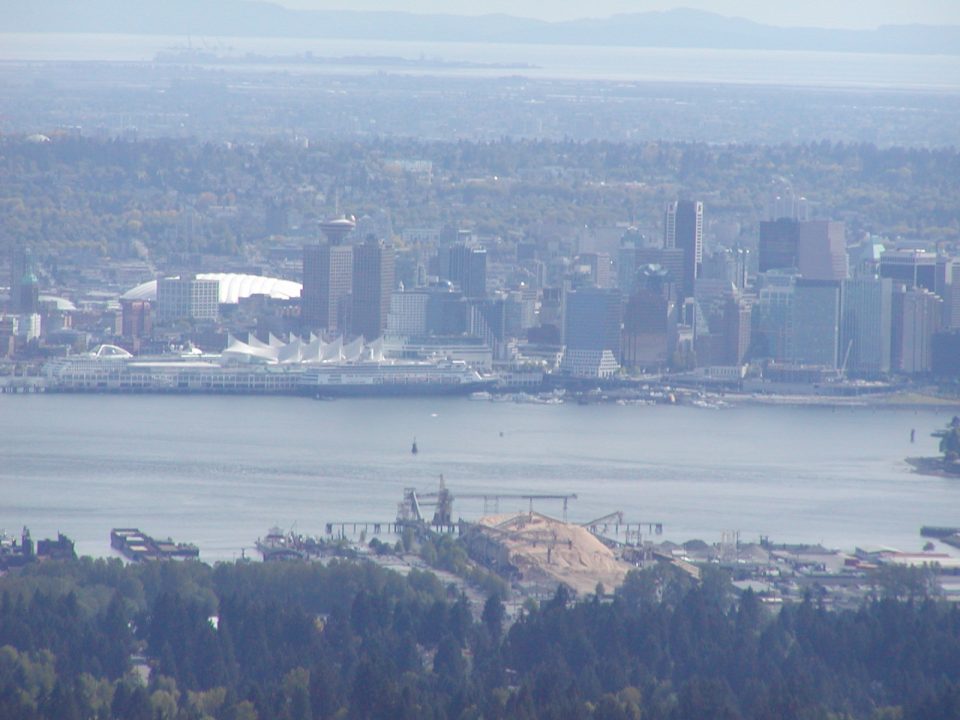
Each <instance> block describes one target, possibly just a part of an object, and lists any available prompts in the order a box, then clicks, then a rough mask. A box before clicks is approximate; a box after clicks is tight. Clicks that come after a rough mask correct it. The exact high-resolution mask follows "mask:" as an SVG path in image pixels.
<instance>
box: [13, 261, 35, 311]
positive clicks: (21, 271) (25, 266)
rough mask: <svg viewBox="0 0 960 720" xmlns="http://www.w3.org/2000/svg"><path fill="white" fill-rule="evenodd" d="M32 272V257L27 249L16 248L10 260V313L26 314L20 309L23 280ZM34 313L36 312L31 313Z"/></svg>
mask: <svg viewBox="0 0 960 720" xmlns="http://www.w3.org/2000/svg"><path fill="white" fill-rule="evenodd" d="M32 272H33V256H32V254H31V252H30V249H29V248H25V247H18V248H16V249H15V250H14V251H13V256H12V257H11V258H10V311H11V312H14V313H19V312H26V311H24V310H21V308H20V300H21V295H22V294H23V293H22V287H23V282H24V278H27V277H29V276H30V274H31V273H32ZM32 312H36V310H34V311H32Z"/></svg>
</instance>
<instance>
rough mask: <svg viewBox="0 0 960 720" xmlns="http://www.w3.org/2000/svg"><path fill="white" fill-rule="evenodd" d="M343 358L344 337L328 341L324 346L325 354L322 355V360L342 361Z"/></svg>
mask: <svg viewBox="0 0 960 720" xmlns="http://www.w3.org/2000/svg"><path fill="white" fill-rule="evenodd" d="M342 359H343V338H342V337H338V338H337V339H336V340H334V341H333V342H329V343H327V344H326V345H325V346H324V348H323V354H322V355H321V356H320V360H321V362H340V360H342Z"/></svg>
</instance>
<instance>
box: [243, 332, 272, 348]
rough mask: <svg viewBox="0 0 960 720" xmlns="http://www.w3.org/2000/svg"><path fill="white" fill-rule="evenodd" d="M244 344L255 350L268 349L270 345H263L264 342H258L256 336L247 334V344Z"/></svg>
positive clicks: (258, 339)
mask: <svg viewBox="0 0 960 720" xmlns="http://www.w3.org/2000/svg"><path fill="white" fill-rule="evenodd" d="M246 344H247V345H249V346H250V347H255V348H268V347H270V345H268V344H267V343H265V342H263V341H262V340H260V338H258V337H257V336H256V335H254V334H253V333H247V342H246Z"/></svg>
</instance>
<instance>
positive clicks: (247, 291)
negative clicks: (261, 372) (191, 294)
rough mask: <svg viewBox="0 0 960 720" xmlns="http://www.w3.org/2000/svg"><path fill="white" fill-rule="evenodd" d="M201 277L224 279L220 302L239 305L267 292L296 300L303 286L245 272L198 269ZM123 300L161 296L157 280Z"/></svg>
mask: <svg viewBox="0 0 960 720" xmlns="http://www.w3.org/2000/svg"><path fill="white" fill-rule="evenodd" d="M197 279H198V280H216V281H218V282H219V283H220V304H221V305H236V304H237V303H238V302H240V300H242V299H244V298H247V297H250V296H251V295H267V296H269V297H270V298H272V299H274V300H293V299H295V298H299V297H300V289H301V288H302V286H301V285H300V283H298V282H294V281H293V280H281V279H280V278H272V277H264V276H262V275H245V274H241V273H197ZM120 299H121V300H149V301H156V299H157V281H156V280H150V281H149V282H145V283H142V284H140V285H137V286H136V287H135V288H132V289H130V290H128V291H127V292H125V293H124V294H123V295H121V296H120Z"/></svg>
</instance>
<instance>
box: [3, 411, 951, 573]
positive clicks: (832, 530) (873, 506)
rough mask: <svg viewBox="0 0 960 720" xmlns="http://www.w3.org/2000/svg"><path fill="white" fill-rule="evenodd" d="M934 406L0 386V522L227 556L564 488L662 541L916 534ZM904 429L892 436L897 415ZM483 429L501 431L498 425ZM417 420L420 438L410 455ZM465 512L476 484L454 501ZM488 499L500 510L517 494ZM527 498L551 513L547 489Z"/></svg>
mask: <svg viewBox="0 0 960 720" xmlns="http://www.w3.org/2000/svg"><path fill="white" fill-rule="evenodd" d="M948 419H949V414H948V413H943V412H914V411H903V410H901V411H893V410H872V409H864V408H859V409H837V410H831V409H829V408H827V409H824V408H785V407H736V408H728V409H723V410H708V409H699V408H689V407H666V406H628V407H620V406H577V405H556V406H545V405H520V404H514V403H490V402H476V401H470V400H466V399H459V398H451V399H420V400H403V401H396V400H337V401H333V402H317V401H312V400H306V399H296V398H249V397H246V398H245V397H217V396H212V397H162V396H108V395H100V396H82V395H77V396H70V395H61V396H56V395H47V396H43V395H39V396H11V395H0V527H2V528H6V529H7V530H8V531H18V530H19V528H20V526H22V525H27V526H29V527H30V529H31V530H32V532H33V535H34V537H47V536H50V535H52V534H54V533H56V532H57V530H61V531H63V532H65V533H66V534H67V535H69V536H71V537H72V538H74V540H76V541H77V545H78V549H79V550H80V551H81V552H82V553H85V554H93V555H107V554H109V553H110V549H109V537H108V536H109V531H110V528H112V527H118V526H138V527H140V528H141V529H143V530H144V531H146V532H148V533H150V534H153V535H156V536H167V535H170V536H173V537H174V538H176V539H178V540H184V541H192V542H196V543H198V544H199V545H200V546H201V551H202V556H203V557H204V558H205V559H207V560H216V559H231V558H233V557H237V556H239V554H240V552H241V549H242V548H248V549H249V548H252V546H253V542H254V540H255V539H256V538H257V537H258V536H260V535H262V534H264V532H265V531H266V530H267V528H268V527H270V526H271V525H274V524H278V525H280V526H282V527H286V528H289V527H296V529H297V530H298V531H300V532H304V533H311V534H322V533H323V530H324V524H325V523H326V522H331V521H340V520H384V521H386V520H390V519H391V518H393V517H394V515H395V513H396V504H397V502H399V500H400V499H401V497H402V492H403V488H404V487H407V486H415V487H417V488H419V489H421V490H422V491H427V490H432V489H435V488H436V485H437V481H438V478H439V476H440V474H441V473H442V474H443V475H444V478H445V479H446V482H447V484H448V486H449V487H450V488H451V489H452V490H453V492H454V494H456V493H457V492H458V491H459V492H461V493H484V492H493V491H500V492H510V493H525V492H532V493H576V494H577V495H578V499H577V500H575V501H572V502H571V505H570V509H569V515H570V519H571V520H579V521H587V520H590V519H591V518H594V517H598V516H600V515H603V514H606V513H608V512H612V511H614V510H623V511H624V512H625V513H626V515H627V518H628V519H632V520H643V521H657V522H663V523H664V525H665V534H664V537H665V538H668V539H672V540H678V541H683V540H687V539H690V538H694V537H699V538H702V539H705V540H708V541H712V542H716V541H718V540H719V539H720V534H721V533H722V532H723V531H727V530H739V531H740V533H741V538H742V539H744V540H750V541H755V540H757V539H758V538H759V536H760V535H761V534H762V535H769V536H770V537H771V539H772V540H774V541H781V542H818V541H822V542H824V543H826V544H828V545H831V546H835V547H842V548H846V549H853V547H854V546H856V545H863V544H875V545H891V546H895V547H899V548H901V549H914V550H916V549H919V548H920V547H921V545H922V540H921V538H920V536H919V529H920V526H921V525H923V524H941V525H948V524H958V525H960V481H957V480H949V479H942V478H935V477H925V476H921V475H916V474H912V473H911V472H910V471H909V468H908V466H907V465H906V464H905V463H904V458H905V457H907V456H909V455H920V454H934V453H935V451H936V440H935V439H933V438H931V437H929V433H930V431H932V430H934V429H936V428H938V427H942V426H943V425H944V424H945V423H946V422H947V420H948ZM912 428H916V430H917V442H916V444H911V443H910V440H909V436H910V430H911V429H912ZM501 433H502V435H501ZM414 436H416V439H417V442H418V445H419V448H420V453H419V454H418V455H417V456H413V455H411V454H410V444H411V441H412V440H413V438H414ZM454 507H455V513H456V514H457V515H460V516H462V517H464V518H468V519H469V518H476V517H478V516H479V515H481V514H482V513H483V510H484V508H483V502H482V501H480V500H461V501H457V502H456V503H455V506H454ZM524 507H525V506H524V504H523V502H522V501H519V500H513V501H507V500H504V501H501V504H500V511H501V512H506V511H511V510H519V509H522V508H524ZM535 507H536V509H538V510H540V511H543V512H546V513H549V514H556V515H559V514H560V513H561V512H562V507H561V506H560V505H559V504H558V503H550V502H541V503H538V504H537V505H536V506H535Z"/></svg>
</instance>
